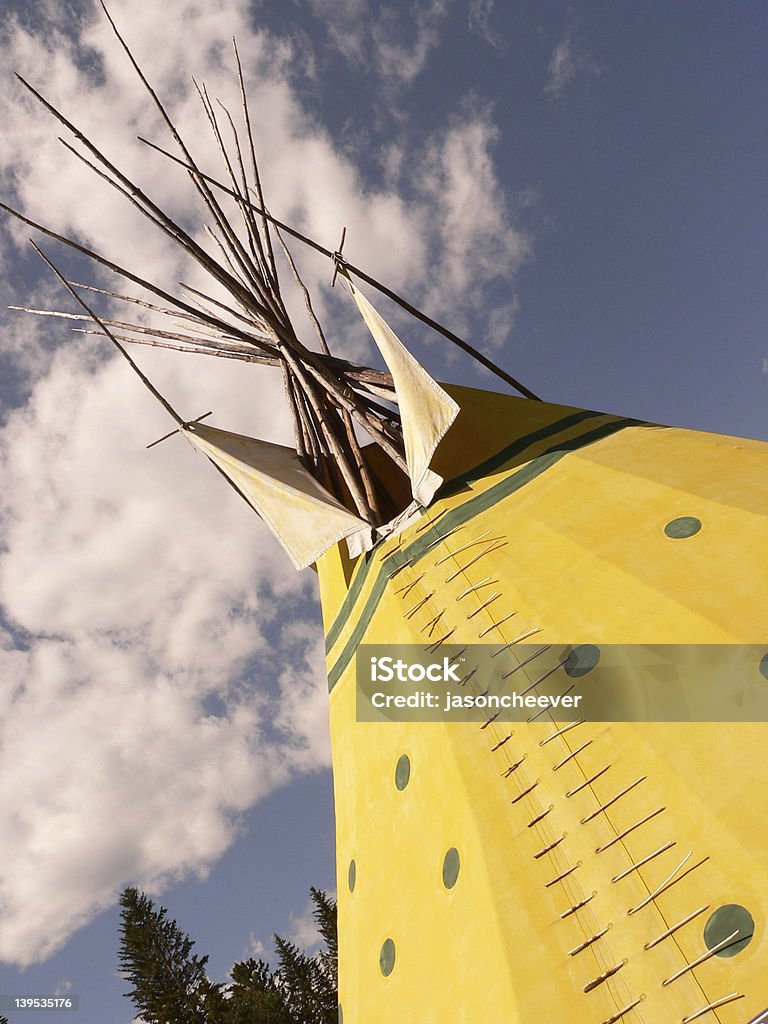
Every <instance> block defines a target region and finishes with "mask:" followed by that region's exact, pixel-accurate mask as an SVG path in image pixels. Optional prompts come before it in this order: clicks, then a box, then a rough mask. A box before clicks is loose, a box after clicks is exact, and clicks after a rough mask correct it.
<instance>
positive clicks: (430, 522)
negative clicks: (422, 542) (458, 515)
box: [415, 508, 448, 533]
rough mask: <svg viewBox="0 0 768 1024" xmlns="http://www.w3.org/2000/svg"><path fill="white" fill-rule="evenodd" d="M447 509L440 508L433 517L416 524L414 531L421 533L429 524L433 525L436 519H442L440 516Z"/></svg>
mask: <svg viewBox="0 0 768 1024" xmlns="http://www.w3.org/2000/svg"><path fill="white" fill-rule="evenodd" d="M447 511H448V509H447V508H444V509H442V510H441V511H440V512H438V513H437V515H436V516H435V517H434V519H428V520H427V522H426V523H422V524H421V526H418V527H417V528H416V531H415V532H416V533H422V532H423V531H424V530H428V529H429V527H430V526H434V525H435V523H436V522H437V521H438V519H442V517H443V516H444V515H445V513H446V512H447Z"/></svg>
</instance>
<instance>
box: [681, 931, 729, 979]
mask: <svg viewBox="0 0 768 1024" xmlns="http://www.w3.org/2000/svg"><path fill="white" fill-rule="evenodd" d="M740 931H741V929H740V928H737V929H736V931H735V932H731V934H730V935H726V937H725V938H724V939H721V940H720V942H718V943H717V945H716V946H713V947H712V948H711V949H708V950H707V952H706V953H702V954H701V956H697V957H696V959H695V960H691V962H690V963H689V964H686V965H685V967H681V968H680V970H679V971H675V973H674V974H671V975H670V976H669V977H668V978H665V979H664V981H662V983H661V984H662V985H671V984H672V982H673V981H677V979H678V978H682V976H683V975H684V974H687V973H688V971H692V970H693V969H694V967H699V966H700V965H701V964H703V963H704V962H705V961H707V960H709V959H710V957H713V956H717V954H718V953H719V952H720V950H721V949H724V948H725V947H726V946H730V945H731V943H732V942H733V940H734V939H735V938H736V936H737V935H739V934H740Z"/></svg>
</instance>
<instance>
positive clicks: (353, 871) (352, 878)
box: [347, 858, 357, 892]
mask: <svg viewBox="0 0 768 1024" xmlns="http://www.w3.org/2000/svg"><path fill="white" fill-rule="evenodd" d="M347 880H348V882H349V891H350V892H354V891H355V882H356V881H357V864H355V861H354V858H353V859H352V860H351V861H350V862H349V874H348V875H347Z"/></svg>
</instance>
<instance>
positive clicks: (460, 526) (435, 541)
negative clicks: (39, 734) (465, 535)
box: [424, 523, 464, 555]
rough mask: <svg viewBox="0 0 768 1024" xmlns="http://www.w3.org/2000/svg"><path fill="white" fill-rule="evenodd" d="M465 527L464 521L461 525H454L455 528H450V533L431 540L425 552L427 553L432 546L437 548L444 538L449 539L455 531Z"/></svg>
mask: <svg viewBox="0 0 768 1024" xmlns="http://www.w3.org/2000/svg"><path fill="white" fill-rule="evenodd" d="M463 529H464V523H461V525H459V526H454V528H453V529H452V530H449V531H448V533H443V534H441V535H440V536H439V537H438V538H437V539H436V540H433V541H430V542H429V544H427V546H426V547H425V548H424V554H425V555H426V553H427V552H428V551H431V550H432V548H436V547H437V545H438V544H442V543H443V541H444V540H448V538H449V537H452V536H453V535H454V533H458V532H459V530H463Z"/></svg>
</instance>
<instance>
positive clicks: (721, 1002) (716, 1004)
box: [682, 992, 768, 1024]
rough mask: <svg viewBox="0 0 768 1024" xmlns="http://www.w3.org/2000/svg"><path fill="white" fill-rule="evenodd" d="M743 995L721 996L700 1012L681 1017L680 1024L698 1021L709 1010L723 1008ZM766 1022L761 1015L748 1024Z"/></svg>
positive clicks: (739, 993)
mask: <svg viewBox="0 0 768 1024" xmlns="http://www.w3.org/2000/svg"><path fill="white" fill-rule="evenodd" d="M743 998H744V995H743V993H741V992H731V993H730V995H727V996H721V997H720V999H715V1000H713V1001H712V1002H711V1003H707V1005H706V1006H702V1008H701V1009H700V1010H696V1012H695V1013H689V1014H688V1016H687V1017H683V1021H682V1024H691V1021H693V1020H698V1018H699V1017H703V1016H704V1014H705V1013H709V1011H710V1010H717V1009H719V1007H721V1006H725V1004H726V1003H732V1002H734V1001H735V1000H736V999H743ZM764 1020H768V1017H766V1014H764V1013H761V1014H760V1016H759V1017H756V1018H755V1019H754V1020H752V1021H750V1024H760V1022H761V1021H764Z"/></svg>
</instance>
